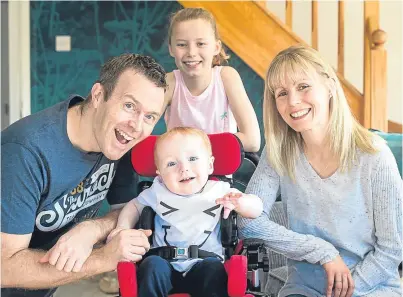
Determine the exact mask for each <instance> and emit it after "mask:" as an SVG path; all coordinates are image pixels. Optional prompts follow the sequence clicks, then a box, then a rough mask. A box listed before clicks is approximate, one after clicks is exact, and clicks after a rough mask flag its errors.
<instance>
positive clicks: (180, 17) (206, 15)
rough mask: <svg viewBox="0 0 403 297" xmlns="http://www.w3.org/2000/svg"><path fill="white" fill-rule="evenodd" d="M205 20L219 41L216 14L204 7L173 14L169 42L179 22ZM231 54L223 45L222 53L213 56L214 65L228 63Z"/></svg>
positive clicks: (185, 9) (182, 10)
mask: <svg viewBox="0 0 403 297" xmlns="http://www.w3.org/2000/svg"><path fill="white" fill-rule="evenodd" d="M199 19H201V20H205V21H206V22H208V23H209V24H210V25H211V27H212V28H213V31H214V37H215V39H216V40H217V41H218V40H220V34H219V33H218V29H217V24H216V21H215V19H214V16H213V15H212V14H211V12H209V11H208V10H205V9H203V8H184V9H181V10H179V11H178V12H176V13H174V14H172V16H171V18H170V20H169V29H168V42H169V44H171V38H172V33H173V30H174V27H175V25H176V24H177V23H180V22H186V21H191V20H199ZM228 59H229V56H228V55H227V54H226V53H225V50H224V48H223V47H222V46H221V50H220V53H219V54H218V55H216V56H214V58H213V65H212V66H220V65H223V64H225V63H228Z"/></svg>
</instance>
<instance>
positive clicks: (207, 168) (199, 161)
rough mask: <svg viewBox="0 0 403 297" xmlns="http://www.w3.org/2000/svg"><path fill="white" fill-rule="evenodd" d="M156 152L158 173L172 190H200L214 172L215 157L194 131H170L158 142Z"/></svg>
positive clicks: (175, 191) (177, 192)
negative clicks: (186, 133)
mask: <svg viewBox="0 0 403 297" xmlns="http://www.w3.org/2000/svg"><path fill="white" fill-rule="evenodd" d="M157 154H158V155H157V168H158V170H157V174H159V175H160V176H161V178H162V180H163V181H164V184H165V186H166V187H167V188H168V190H170V191H171V192H173V193H175V194H178V195H191V194H195V193H198V192H200V190H201V189H202V188H203V187H204V185H205V184H206V182H207V180H208V177H209V175H210V174H211V173H213V169H214V167H213V162H214V157H212V156H211V154H210V153H209V152H208V150H207V147H206V144H205V143H204V142H203V140H202V139H201V138H200V137H197V136H195V135H181V134H175V135H172V136H170V137H169V138H167V139H165V140H164V141H163V142H161V143H160V144H159V147H158V150H157Z"/></svg>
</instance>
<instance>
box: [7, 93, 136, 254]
mask: <svg viewBox="0 0 403 297" xmlns="http://www.w3.org/2000/svg"><path fill="white" fill-rule="evenodd" d="M82 100H83V98H81V97H79V96H73V97H71V98H69V99H68V100H66V101H64V102H61V103H59V104H57V105H55V106H52V107H50V108H48V109H46V110H43V111H41V112H38V113H35V114H33V115H30V116H28V117H26V118H24V119H22V120H20V121H18V122H16V123H14V124H13V125H11V126H10V127H8V128H7V129H5V130H4V131H3V132H2V139H1V158H2V163H1V173H2V174H1V185H2V187H1V208H2V209H1V231H2V232H5V233H10V234H30V233H32V239H31V242H30V245H29V247H30V248H41V249H49V248H51V247H52V246H53V245H54V244H55V243H56V241H57V239H58V238H59V237H60V235H62V234H64V233H66V232H67V231H68V229H70V228H71V227H72V226H74V225H75V224H77V223H79V222H81V221H83V220H85V219H88V218H92V217H94V216H95V215H96V214H97V211H98V210H99V207H100V205H101V203H102V201H103V200H104V199H105V197H106V196H107V194H108V190H109V189H111V191H110V193H109V194H108V197H107V198H108V202H109V203H110V204H119V203H125V202H127V201H129V200H130V199H132V198H133V197H134V195H135V194H134V193H133V192H132V191H130V190H128V191H122V186H123V185H122V181H121V179H117V180H118V181H119V180H120V186H119V185H114V184H115V183H116V182H114V184H112V180H113V179H114V176H115V173H116V169H117V165H118V164H117V161H111V160H109V159H107V158H106V157H105V156H104V155H103V154H102V153H88V152H83V151H81V150H79V149H78V148H76V147H74V146H73V145H72V143H71V142H70V140H69V138H68V135H67V110H68V108H69V107H71V106H73V105H75V104H77V103H79V102H81V101H82ZM127 156H129V154H127ZM127 156H125V158H127ZM121 163H123V162H121ZM125 163H128V164H124V165H125V166H126V167H127V166H130V162H129V161H127V162H125ZM122 167H123V166H122ZM127 172H128V170H127V168H126V170H125V174H126V176H125V177H124V179H125V180H124V183H125V185H124V186H125V188H126V189H130V182H132V183H135V179H134V178H133V179H131V177H132V176H133V175H130V174H129V175H127ZM117 183H118V184H119V182H117ZM114 186H117V187H118V188H119V194H120V195H119V196H118V197H117V196H116V195H115V196H114V195H111V194H113V193H116V192H117V191H116V190H115V191H114V190H113V189H112V188H113V187H114ZM132 188H133V187H132ZM122 193H124V195H122Z"/></svg>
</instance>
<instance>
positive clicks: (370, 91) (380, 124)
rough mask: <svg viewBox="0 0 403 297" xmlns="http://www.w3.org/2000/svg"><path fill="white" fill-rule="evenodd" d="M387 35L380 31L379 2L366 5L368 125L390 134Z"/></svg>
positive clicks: (366, 121) (366, 122)
mask: <svg viewBox="0 0 403 297" xmlns="http://www.w3.org/2000/svg"><path fill="white" fill-rule="evenodd" d="M386 39H387V35H386V33H385V32H384V31H382V30H380V29H379V1H365V2H364V107H363V119H364V122H363V124H364V126H365V127H367V128H373V129H378V130H381V131H385V132H387V131H388V112H387V79H386V74H387V54H386V50H385V48H384V46H383V45H384V44H385V42H386Z"/></svg>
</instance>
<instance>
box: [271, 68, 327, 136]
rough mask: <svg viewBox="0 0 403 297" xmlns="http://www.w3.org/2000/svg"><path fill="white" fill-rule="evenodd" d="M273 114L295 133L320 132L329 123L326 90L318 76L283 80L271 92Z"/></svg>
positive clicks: (303, 76)
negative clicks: (273, 106)
mask: <svg viewBox="0 0 403 297" xmlns="http://www.w3.org/2000/svg"><path fill="white" fill-rule="evenodd" d="M274 96H275V100H276V106H277V110H278V112H279V113H280V115H281V117H282V118H283V120H284V121H285V122H286V123H287V124H288V125H289V126H290V127H291V128H292V129H293V130H295V131H296V132H300V133H304V132H307V131H315V130H319V131H324V129H326V127H327V124H328V122H329V113H330V107H329V106H330V105H329V101H330V97H331V93H330V91H329V88H328V87H327V86H326V84H325V82H324V78H322V77H321V76H319V75H318V74H315V75H312V76H311V77H308V76H307V75H300V76H299V78H297V79H295V80H293V79H290V78H286V80H285V83H284V85H282V86H279V87H277V88H276V89H275V91H274Z"/></svg>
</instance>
